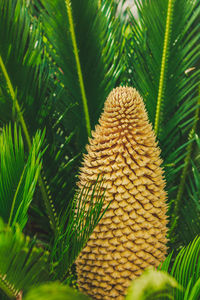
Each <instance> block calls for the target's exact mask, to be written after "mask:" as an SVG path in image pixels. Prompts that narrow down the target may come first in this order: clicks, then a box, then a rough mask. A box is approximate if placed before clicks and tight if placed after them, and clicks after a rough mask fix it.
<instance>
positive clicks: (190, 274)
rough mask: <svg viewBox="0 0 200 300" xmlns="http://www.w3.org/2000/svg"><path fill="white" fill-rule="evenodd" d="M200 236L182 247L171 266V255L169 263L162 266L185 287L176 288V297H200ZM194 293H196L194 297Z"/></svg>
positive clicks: (178, 298)
mask: <svg viewBox="0 0 200 300" xmlns="http://www.w3.org/2000/svg"><path fill="white" fill-rule="evenodd" d="M199 255H200V237H199V236H197V237H196V238H195V239H194V240H193V242H192V243H190V244H189V245H188V246H187V247H184V248H182V249H181V250H180V251H179V253H178V255H177V256H176V258H175V260H174V262H173V265H172V266H171V267H169V260H171V255H170V257H169V258H167V260H168V263H167V264H165V263H164V264H163V265H162V266H161V270H163V271H167V272H169V274H170V275H171V276H173V277H174V278H175V279H176V281H177V282H178V283H179V284H180V285H181V286H182V287H183V288H184V289H183V290H182V291H181V290H174V291H173V295H174V299H176V300H182V299H194V300H197V299H199V297H200V289H199V286H198V284H199V278H200V261H199ZM192 295H195V297H194V298H192Z"/></svg>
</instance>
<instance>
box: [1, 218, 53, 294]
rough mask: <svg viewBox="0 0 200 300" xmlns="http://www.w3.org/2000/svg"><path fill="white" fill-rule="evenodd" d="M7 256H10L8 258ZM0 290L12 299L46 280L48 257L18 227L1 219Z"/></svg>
mask: <svg viewBox="0 0 200 300" xmlns="http://www.w3.org/2000/svg"><path fill="white" fill-rule="evenodd" d="M8 254H9V255H8ZM0 257H1V260H0V289H1V290H2V291H3V292H4V293H5V294H6V295H7V296H8V297H9V298H11V299H13V298H16V297H17V296H18V295H19V293H20V291H21V290H23V291H24V290H26V289H27V288H28V287H30V286H31V285H33V284H38V283H39V282H42V281H45V280H47V279H48V254H47V252H45V251H44V250H43V249H41V248H37V247H36V246H35V241H33V240H30V238H29V237H25V236H24V235H23V234H22V233H21V231H20V229H19V227H18V226H16V227H15V228H12V229H11V228H10V227H8V226H7V225H5V224H4V223H3V221H2V219H0Z"/></svg>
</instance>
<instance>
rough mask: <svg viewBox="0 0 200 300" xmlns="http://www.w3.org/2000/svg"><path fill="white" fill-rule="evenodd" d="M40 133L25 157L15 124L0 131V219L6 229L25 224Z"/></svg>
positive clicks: (37, 171) (37, 162)
mask: <svg viewBox="0 0 200 300" xmlns="http://www.w3.org/2000/svg"><path fill="white" fill-rule="evenodd" d="M43 140H44V133H43V134H42V135H41V134H40V133H39V132H37V133H36V135H35V137H34V139H33V143H32V147H31V149H30V152H29V155H28V157H26V154H25V149H24V143H23V138H22V134H21V130H20V128H19V129H17V126H16V124H15V126H14V130H12V128H11V125H9V126H6V127H4V128H3V129H2V132H1V135H0V149H1V155H0V203H1V205H0V206H1V211H0V215H1V217H2V218H3V220H4V221H5V222H7V223H8V224H9V225H10V226H13V225H15V224H16V223H18V224H19V226H20V228H21V230H22V229H23V228H24V226H25V225H26V223H27V219H28V216H27V211H28V208H29V206H30V203H31V201H32V198H33V195H34V191H35V188H36V184H37V180H38V176H39V174H40V170H41V157H42V152H41V147H42V143H43Z"/></svg>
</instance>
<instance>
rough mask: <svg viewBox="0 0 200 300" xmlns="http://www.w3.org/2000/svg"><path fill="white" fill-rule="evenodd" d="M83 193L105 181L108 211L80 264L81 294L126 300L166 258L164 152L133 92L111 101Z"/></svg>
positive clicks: (115, 94) (116, 93) (84, 174)
mask: <svg viewBox="0 0 200 300" xmlns="http://www.w3.org/2000/svg"><path fill="white" fill-rule="evenodd" d="M92 137H93V138H92V139H90V144H89V145H88V146H87V154H86V155H85V157H84V161H83V167H82V168H81V171H80V176H79V183H78V186H79V188H82V187H83V186H85V185H86V184H93V183H95V181H96V180H97V178H98V177H99V176H101V177H103V182H104V183H103V186H104V188H105V189H106V191H105V200H104V201H105V206H107V204H108V203H110V206H109V208H108V210H107V211H106V213H105V215H104V216H103V218H102V219H101V221H100V222H99V224H98V225H97V226H96V228H95V229H94V232H93V233H92V235H91V236H90V239H89V241H88V243H87V245H86V247H85V248H84V249H83V250H82V252H81V253H80V255H79V257H78V259H77V262H76V264H77V274H78V285H79V288H80V290H82V291H83V292H84V293H86V294H88V295H90V296H91V297H92V298H93V299H102V300H107V299H108V300H112V299H115V300H116V299H117V300H120V299H124V296H125V294H126V290H127V287H128V286H129V285H130V282H131V281H132V280H133V279H134V278H135V277H136V276H138V275H140V274H141V273H142V271H143V270H144V269H146V268H148V267H150V266H154V267H158V265H159V264H160V262H162V261H163V260H164V258H165V254H166V250H167V247H166V242H167V239H166V233H167V227H166V224H167V217H166V211H167V206H166V203H165V201H166V193H165V191H164V186H165V181H164V179H163V175H162V174H163V170H162V168H161V167H160V165H161V163H162V160H161V159H160V157H159V156H160V150H159V148H158V147H157V142H156V140H155V135H154V132H153V130H152V126H151V124H150V123H149V121H148V117H147V113H146V110H145V106H144V103H143V100H142V98H141V97H140V95H139V94H138V92H137V91H136V90H135V89H133V88H130V87H119V88H116V89H114V90H113V91H112V92H111V93H110V95H109V96H108V98H107V100H106V102H105V106H104V111H103V113H102V115H101V117H100V120H99V125H97V126H96V128H95V131H94V132H93V133H92Z"/></svg>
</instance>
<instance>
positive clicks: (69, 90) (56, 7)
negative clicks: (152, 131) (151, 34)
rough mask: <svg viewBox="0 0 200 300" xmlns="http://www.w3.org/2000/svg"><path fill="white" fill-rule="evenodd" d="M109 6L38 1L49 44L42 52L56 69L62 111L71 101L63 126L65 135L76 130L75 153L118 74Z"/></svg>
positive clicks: (116, 34)
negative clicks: (66, 132) (51, 60)
mask: <svg viewBox="0 0 200 300" xmlns="http://www.w3.org/2000/svg"><path fill="white" fill-rule="evenodd" d="M112 2H113V1H111V2H109V1H101V9H100V10H98V1H97V0H95V1H80V0H75V1H72V2H70V1H66V5H67V6H66V5H65V1H64V0H56V1H53V0H51V1H48V2H47V1H41V3H42V7H43V8H44V9H43V10H42V9H41V8H40V11H41V12H42V18H41V20H42V24H43V26H44V32H45V35H46V36H47V38H48V41H49V43H50V45H49V44H48V43H47V45H49V47H48V52H49V53H50V55H51V57H52V59H53V61H55V63H56V66H57V72H56V78H57V79H58V80H59V81H60V82H61V85H62V87H64V90H63V93H64V94H63V95H62V98H63V99H62V102H64V106H65V107H69V105H70V104H71V103H77V105H76V106H75V107H73V110H70V111H69V112H68V114H66V116H65V120H63V122H65V124H66V125H65V128H66V127H67V128H68V129H69V130H70V131H72V130H74V128H77V130H78V132H77V134H78V136H77V143H78V147H79V149H80V146H83V145H84V144H85V143H86V142H87V136H88V133H89V127H90V125H89V123H90V124H91V127H92V128H94V125H95V124H96V122H97V120H98V117H99V114H100V111H101V109H102V106H103V102H104V100H105V98H106V96H107V95H108V93H109V92H110V90H111V89H112V87H114V85H115V83H116V81H117V79H118V77H119V74H120V70H121V67H120V65H119V62H120V58H119V55H118V54H119V51H120V44H119V43H120V41H121V37H120V35H119V32H120V28H121V26H119V29H116V28H118V27H117V25H118V21H117V20H116V19H115V18H114V16H115V12H116V6H115V5H114V4H112ZM55 11H57V13H56V14H55ZM117 38H118V39H117ZM59 102H60V101H59ZM59 106H60V104H59V103H58V107H57V110H58V113H59V114H60V115H62V114H63V111H62V110H59ZM86 111H88V114H89V116H86V115H87V112H86ZM69 113H70V114H69ZM68 120H70V122H69V121H68ZM77 124H79V125H78V126H77ZM86 127H87V128H88V130H86Z"/></svg>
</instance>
